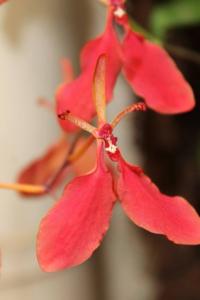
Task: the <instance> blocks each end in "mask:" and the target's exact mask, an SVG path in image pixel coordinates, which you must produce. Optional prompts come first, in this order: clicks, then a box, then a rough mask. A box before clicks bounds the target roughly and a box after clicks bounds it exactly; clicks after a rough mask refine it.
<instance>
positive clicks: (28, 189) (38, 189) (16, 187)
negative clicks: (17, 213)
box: [0, 183, 46, 195]
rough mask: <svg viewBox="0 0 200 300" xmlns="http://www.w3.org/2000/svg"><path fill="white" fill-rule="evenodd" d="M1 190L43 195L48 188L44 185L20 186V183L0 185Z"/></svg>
mask: <svg viewBox="0 0 200 300" xmlns="http://www.w3.org/2000/svg"><path fill="white" fill-rule="evenodd" d="M0 189H7V190H13V191H18V192H22V193H30V194H35V195H38V194H43V193H45V192H46V187H45V186H43V185H32V184H20V183H0Z"/></svg>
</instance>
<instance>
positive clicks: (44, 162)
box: [17, 137, 69, 196]
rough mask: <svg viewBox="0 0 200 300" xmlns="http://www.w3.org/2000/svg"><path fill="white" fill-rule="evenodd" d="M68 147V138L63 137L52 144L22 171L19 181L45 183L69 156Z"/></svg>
mask: <svg viewBox="0 0 200 300" xmlns="http://www.w3.org/2000/svg"><path fill="white" fill-rule="evenodd" d="M68 149H69V148H68V143H67V141H66V138H65V137H62V138H61V139H60V140H59V141H58V142H57V143H56V144H54V145H53V146H51V148H49V149H48V151H47V152H46V153H45V154H44V155H43V156H42V157H41V158H38V159H37V160H35V161H33V162H32V163H31V164H30V165H29V166H27V167H26V168H25V169H24V170H23V171H22V172H21V173H20V175H19V177H18V179H17V182H18V183H28V184H33V185H45V184H46V183H47V182H48V181H49V180H50V179H51V177H52V176H53V175H54V174H55V172H56V171H57V170H58V168H59V166H61V165H62V163H63V162H64V160H65V159H66V158H67V154H68ZM59 179H61V178H59ZM59 182H60V181H57V182H56V184H58V183H59ZM24 194H25V195H26V196H32V194H26V193H24ZM34 196H35V195H34Z"/></svg>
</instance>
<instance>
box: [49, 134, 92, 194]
mask: <svg viewBox="0 0 200 300" xmlns="http://www.w3.org/2000/svg"><path fill="white" fill-rule="evenodd" d="M79 136H80V134H78V136H77V138H75V141H74V143H73V144H72V146H71V149H70V150H69V155H68V156H67V158H66V160H65V161H64V162H63V163H62V165H61V166H60V168H59V169H58V170H57V172H56V173H55V174H54V175H53V177H52V178H51V179H50V181H49V182H47V183H46V185H45V186H46V189H47V190H49V191H50V190H51V188H52V186H53V185H54V184H55V182H56V181H57V179H58V178H59V176H60V175H61V174H62V172H63V171H64V170H65V169H66V168H67V166H69V165H71V164H72V163H73V162H74V161H76V160H78V159H79V158H80V157H81V156H82V155H83V154H84V153H85V151H86V150H87V149H88V148H89V146H90V145H91V144H92V143H93V141H94V137H93V136H90V137H89V138H88V139H87V140H86V142H85V143H84V144H83V145H82V146H81V147H79V148H78V150H77V151H74V149H75V147H76V144H77V141H78V137H79Z"/></svg>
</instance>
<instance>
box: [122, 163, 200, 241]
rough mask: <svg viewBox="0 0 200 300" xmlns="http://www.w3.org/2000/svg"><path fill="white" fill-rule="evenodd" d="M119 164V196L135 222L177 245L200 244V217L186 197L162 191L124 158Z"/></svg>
mask: <svg viewBox="0 0 200 300" xmlns="http://www.w3.org/2000/svg"><path fill="white" fill-rule="evenodd" d="M119 164H120V173H121V175H120V179H119V182H118V188H117V190H118V195H119V197H120V200H121V204H122V207H123V209H124V211H125V212H126V214H127V215H128V216H129V217H130V219H131V220H132V221H133V222H134V223H135V224H137V225H138V226H140V227H142V228H144V229H146V230H148V231H150V232H153V233H158V234H163V235H166V236H167V237H168V239H169V240H171V241H173V242H174V243H177V244H188V245H195V244H200V218H199V216H198V214H197V212H196V211H195V210H194V208H193V207H192V206H191V205H190V204H189V203H188V202H187V201H186V200H185V199H184V198H182V197H179V196H174V197H170V196H167V195H164V194H162V193H161V192H160V191H159V189H158V188H157V186H156V185H155V184H154V183H152V182H151V180H150V179H149V178H148V177H147V176H146V175H144V173H143V172H142V171H141V170H139V169H137V167H134V166H131V165H128V164H127V163H126V162H125V161H124V160H123V159H121V161H120V162H119Z"/></svg>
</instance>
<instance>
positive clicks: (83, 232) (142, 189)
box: [37, 55, 200, 272]
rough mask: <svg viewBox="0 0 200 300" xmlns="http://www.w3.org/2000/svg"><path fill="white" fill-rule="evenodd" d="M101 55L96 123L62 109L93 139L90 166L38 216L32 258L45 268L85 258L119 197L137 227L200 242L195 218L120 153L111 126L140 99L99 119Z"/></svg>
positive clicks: (101, 110)
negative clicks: (93, 163) (93, 154)
mask: <svg viewBox="0 0 200 300" xmlns="http://www.w3.org/2000/svg"><path fill="white" fill-rule="evenodd" d="M105 66H106V59H105V56H104V55H102V56H100V58H99V60H98V63H97V67H96V71H95V75H94V80H93V82H94V85H93V95H94V100H95V106H96V111H97V117H98V128H96V127H94V126H92V125H90V124H89V123H87V122H85V121H83V120H82V119H80V118H79V117H75V116H74V115H73V114H72V113H71V112H69V111H66V112H65V113H62V114H61V115H59V118H61V119H62V120H63V122H64V121H65V120H68V121H71V122H73V124H74V125H76V126H79V127H81V128H82V129H85V130H86V131H88V132H90V133H91V134H92V135H93V136H94V137H95V138H96V141H97V164H96V168H95V169H94V170H92V171H91V172H90V173H87V174H85V175H84V176H81V177H77V178H75V179H74V180H72V181H71V183H69V184H68V185H67V186H66V188H65V190H64V193H63V195H62V197H61V199H60V200H59V201H58V202H57V203H56V204H55V205H54V206H53V208H51V209H50V211H49V212H48V214H47V215H46V216H45V217H44V218H43V220H42V221H41V224H40V229H39V233H38V237H37V257H38V261H39V264H40V266H41V267H42V269H43V270H45V271H48V272H51V271H57V270H60V269H63V268H69V267H72V266H75V265H78V264H80V263H82V262H84V261H85V260H86V259H88V258H89V257H90V256H91V255H92V253H93V251H94V250H95V249H96V248H97V247H98V246H99V245H100V242H101V240H102V238H103V236H104V234H105V232H106V231H107V229H108V227H109V221H110V218H111V213H112V208H113V205H114V204H115V202H116V199H117V198H119V199H120V202H121V204H122V207H123V209H124V211H125V213H126V214H127V215H128V217H129V218H130V219H131V220H132V221H133V222H134V223H135V224H137V225H138V226H140V227H142V228H144V229H146V230H148V231H150V232H153V233H157V234H163V235H165V236H167V238H168V239H169V240H171V241H173V242H175V243H179V244H189V245H195V244H199V243H200V218H199V216H198V214H197V213H196V211H195V210H194V208H193V207H192V206H191V205H190V204H189V203H188V202H187V201H186V200H185V199H183V198H182V197H179V196H175V197H170V196H167V195H164V194H162V193H161V192H160V191H159V189H158V188H157V187H156V186H155V184H153V183H152V182H151V180H150V179H149V178H148V177H147V176H146V175H145V174H144V173H143V171H142V170H141V169H140V168H139V167H137V166H133V165H130V164H129V163H127V162H126V161H125V159H124V158H123V157H122V155H121V152H120V150H119V148H118V146H117V138H116V137H115V136H114V134H113V130H114V128H115V127H116V125H117V124H118V123H119V122H120V120H121V119H122V118H123V117H124V116H125V115H126V114H127V113H129V112H131V111H136V110H145V105H144V104H143V103H137V104H133V105H131V106H129V107H128V108H126V109H125V110H124V111H123V112H121V113H119V114H118V115H117V117H116V118H115V119H114V120H113V122H111V123H110V124H109V123H107V121H106V118H105V105H106V91H105V88H104V87H105V83H106V74H107V73H106V70H105ZM105 156H107V158H108V159H109V160H110V161H111V162H113V163H115V164H117V173H118V179H116V176H114V175H113V172H111V170H110V169H108V168H107V166H106V162H105Z"/></svg>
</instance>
